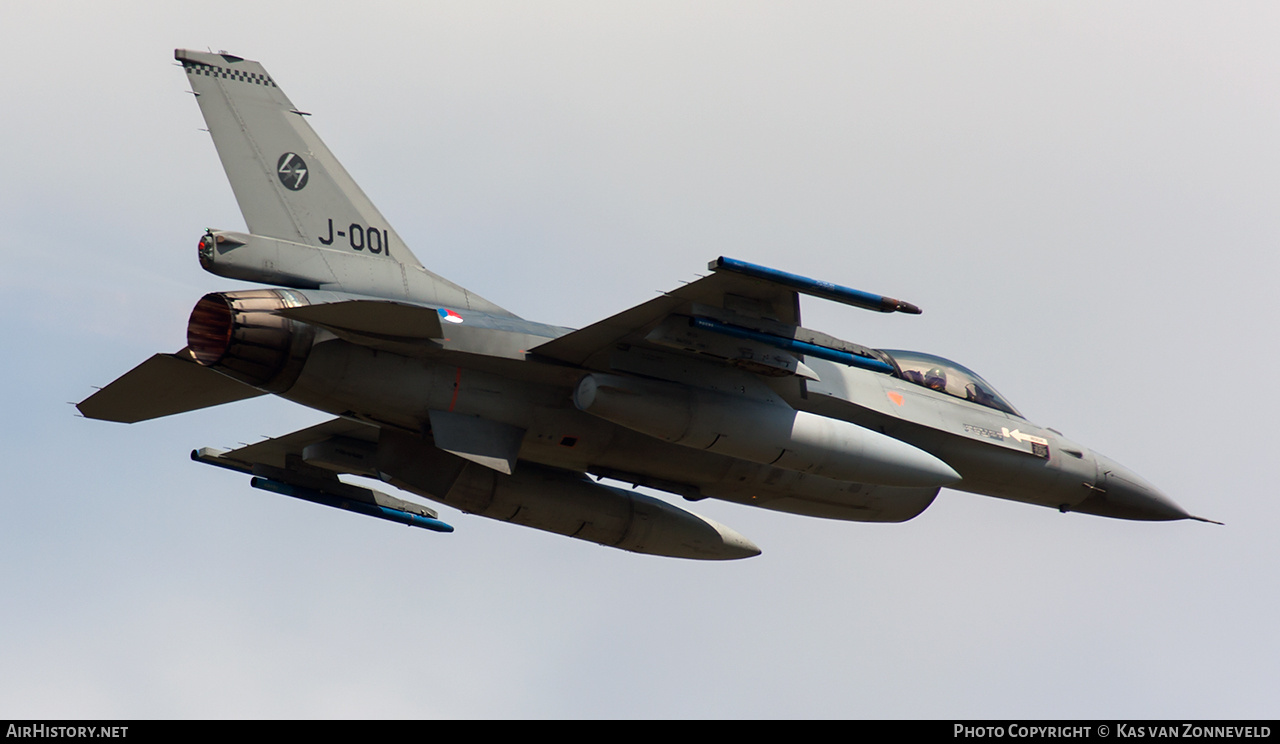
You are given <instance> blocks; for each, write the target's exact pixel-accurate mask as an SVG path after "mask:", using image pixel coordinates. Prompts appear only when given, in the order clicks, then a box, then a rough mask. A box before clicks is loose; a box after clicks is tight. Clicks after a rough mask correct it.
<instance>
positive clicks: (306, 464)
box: [191, 419, 453, 532]
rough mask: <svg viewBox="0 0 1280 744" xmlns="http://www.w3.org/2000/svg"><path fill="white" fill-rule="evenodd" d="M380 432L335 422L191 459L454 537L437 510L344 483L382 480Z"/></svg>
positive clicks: (259, 484)
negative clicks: (347, 476) (344, 476)
mask: <svg viewBox="0 0 1280 744" xmlns="http://www.w3.org/2000/svg"><path fill="white" fill-rule="evenodd" d="M378 433H379V432H378V429H377V427H374V426H370V425H368V424H361V423H358V422H354V421H348V420H346V419H333V420H332V421H326V422H325V423H323V424H318V425H316V426H312V427H308V428H306V429H302V430H299V431H295V432H293V433H291V434H285V435H284V436H282V437H276V438H274V439H268V440H266V441H263V442H258V443H256V444H250V445H248V446H245V447H240V448H239V449H234V450H231V451H229V452H224V451H222V450H216V449H211V448H209V447H204V448H201V449H198V450H195V451H193V452H192V453H191V459H192V460H195V461H196V462H202V463H204V464H206V465H214V466H217V467H220V468H226V469H227V470H234V471H236V472H240V473H245V474H247V475H252V476H253V480H251V481H250V485H252V486H253V487H254V488H257V489H261V490H263V491H271V492H272V493H278V494H280V495H282V496H289V497H292V498H296V499H301V500H303V501H310V502H312V503H316V504H321V505H323V506H332V507H334V508H337V509H344V510H346V511H351V512H356V513H358V514H364V515H366V516H370V517H375V518H378V519H385V520H388V521H391V522H398V523H400V524H406V525H409V526H411V527H421V528H423V529H428V530H431V531H433V532H452V531H453V527H451V526H449V525H447V524H445V523H444V522H441V521H440V520H439V519H438V517H439V516H440V515H439V513H438V512H436V510H435V509H430V508H428V507H425V506H423V505H422V504H416V503H414V502H412V501H405V500H404V499H399V498H396V497H395V496H390V495H388V494H385V493H383V492H381V491H375V490H373V489H371V488H364V487H362V486H357V485H354V484H351V483H346V482H344V481H342V480H339V478H338V473H340V472H341V473H353V474H357V475H368V476H373V477H377V468H376V465H375V464H374V462H373V461H374V452H375V451H376V450H377V444H378Z"/></svg>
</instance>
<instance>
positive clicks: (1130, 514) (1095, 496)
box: [1072, 452, 1194, 521]
mask: <svg viewBox="0 0 1280 744" xmlns="http://www.w3.org/2000/svg"><path fill="white" fill-rule="evenodd" d="M1093 456H1094V460H1095V462H1097V465H1098V477H1097V479H1096V480H1095V481H1094V484H1093V485H1094V490H1093V492H1092V493H1091V494H1090V495H1089V497H1088V498H1086V499H1085V500H1084V501H1082V502H1081V503H1079V504H1077V505H1076V506H1075V507H1074V508H1073V509H1072V511H1078V512H1085V513H1086V514H1097V515H1100V516H1104V517H1116V518H1119V519H1139V520H1144V521H1170V520H1175V519H1194V517H1192V516H1191V515H1190V514H1188V513H1187V512H1186V511H1185V510H1183V508H1182V507H1180V506H1178V505H1177V504H1175V503H1174V502H1173V499H1170V498H1169V497H1168V496H1165V495H1164V494H1163V493H1161V492H1160V489H1158V488H1156V487H1155V486H1153V485H1151V484H1150V483H1148V482H1146V481H1145V480H1143V479H1142V478H1140V477H1139V476H1138V475H1137V474H1135V473H1134V472H1133V471H1132V470H1129V469H1128V468H1126V467H1125V466H1123V465H1121V464H1120V463H1118V462H1116V461H1115V460H1112V459H1111V458H1109V457H1105V456H1103V455H1099V454H1098V453H1096V452H1095V453H1094V455H1093Z"/></svg>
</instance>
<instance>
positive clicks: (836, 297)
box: [707, 256, 920, 315]
mask: <svg viewBox="0 0 1280 744" xmlns="http://www.w3.org/2000/svg"><path fill="white" fill-rule="evenodd" d="M707 268H708V269H711V270H712V271H731V272H733V273H735V274H743V275H745V276H750V277H755V278H756V279H763V280H764V281H766V282H769V283H771V284H778V285H781V286H783V287H788V288H790V289H794V290H795V291H797V292H799V293H801V294H807V295H811V296H813V297H821V298H822V299H824V300H831V301H833V302H839V303H841V304H844V305H853V306H854V307H861V308H865V309H867V310H875V311H876V312H881V313H895V312H897V313H910V314H912V315H919V314H920V308H918V307H916V306H915V305H912V304H911V303H910V302H904V301H903V300H895V299H894V298H892V297H885V296H883V295H878V294H871V293H870V292H863V291H862V290H860V289H852V288H850V287H842V286H840V285H839V284H832V283H831V282H824V281H819V280H818V279H810V278H809V277H806V276H800V275H798V274H788V273H787V272H785V271H778V270H777V269H771V268H769V267H768V266H760V265H759V264H753V263H747V262H746V261H739V260H737V259H736V258H725V257H724V256H721V257H720V258H717V259H716V260H714V261H712V262H711V263H710V264H708V265H707Z"/></svg>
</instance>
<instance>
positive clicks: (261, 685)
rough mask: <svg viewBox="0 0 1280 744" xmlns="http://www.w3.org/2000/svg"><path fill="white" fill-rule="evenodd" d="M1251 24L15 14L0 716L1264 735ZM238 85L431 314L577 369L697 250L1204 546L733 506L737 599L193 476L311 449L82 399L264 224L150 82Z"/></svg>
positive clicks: (1261, 93)
mask: <svg viewBox="0 0 1280 744" xmlns="http://www.w3.org/2000/svg"><path fill="white" fill-rule="evenodd" d="M1278 34H1280V6H1277V5H1276V4H1274V3H1269V2H1259V3H1207V2H1205V3H1185V2H1167V1H1161V2H1146V3H1143V2H1127V3H1115V2H1092V3H1090V2H1073V3H1061V4H1049V3H1019V2H1008V3H989V2H966V3H911V2H902V3H857V2H833V3H750V2H738V1H735V2H723V3H687V2H672V3H660V2H644V3H618V2H608V3H600V2H570V3H564V2H561V3H514V2H513V3H491V2H459V3H436V2H412V3H390V2H362V3H318V2H314V1H310V0H309V1H308V2H295V3H270V4H267V7H265V8H263V7H262V5H261V4H260V3H258V2H252V3H246V2H235V1H233V0H224V1H223V2H218V3H197V4H191V3H159V2H154V3H150V2H127V1H122V2H115V3H98V2H50V3H40V4H37V3H16V2H15V3H5V4H4V5H3V6H0V61H2V62H3V70H4V73H3V75H2V76H0V102H2V104H0V106H2V108H0V112H2V113H0V122H2V123H3V129H2V130H0V131H2V132H3V137H2V138H0V219H2V222H0V224H2V225H3V228H4V235H5V241H4V242H5V248H4V251H3V258H0V312H2V313H3V318H4V324H3V328H4V331H3V340H4V349H5V354H4V362H3V364H2V365H0V375H2V377H0V381H2V382H3V384H4V390H5V393H4V398H3V399H4V401H5V403H6V406H5V408H6V410H7V413H8V419H9V425H8V426H7V427H5V430H4V433H3V434H0V453H3V454H0V458H3V460H2V461H3V462H4V463H5V465H6V466H7V467H6V468H5V469H6V478H7V483H6V485H5V486H4V487H3V491H2V492H3V500H2V501H0V503H2V504H3V516H2V517H0V598H2V599H0V717H5V718H13V717H17V718H46V717H137V718H152V717H245V716H248V717H276V716H286V717H313V716H360V717H363V716H378V717H389V716H390V717H396V716H408V717H421V718H437V717H445V718H452V717H514V716H520V717H800V716H804V717H930V718H936V717H984V718H986V717H997V718H1003V717H1010V718H1031V717H1064V718H1077V717H1089V718H1094V717H1098V718H1111V719H1117V720H1123V719H1127V718H1174V719H1181V718H1202V717H1269V718H1275V717H1277V716H1278V715H1280V703H1277V701H1278V700H1280V683H1277V681H1276V669H1278V668H1280V640H1277V635H1276V632H1275V629H1276V627H1277V626H1280V597H1278V595H1277V592H1276V580H1275V576H1276V570H1277V556H1278V549H1277V547H1276V545H1277V542H1276V537H1275V535H1276V532H1277V526H1278V525H1277V518H1278V517H1280V508H1278V507H1277V498H1276V487H1275V485H1274V480H1271V479H1268V478H1267V477H1266V473H1269V472H1271V471H1272V470H1274V469H1275V463H1276V461H1277V460H1276V454H1275V450H1276V440H1277V437H1276V434H1275V422H1276V421H1277V420H1280V393H1278V392H1277V389H1278V388H1280V376H1278V375H1280V351H1277V344H1276V332H1277V331H1276V329H1277V320H1280V318H1278V315H1280V313H1278V312H1277V309H1276V307H1277V305H1276V302H1275V293H1276V288H1275V284H1276V279H1277V275H1278V273H1280V272H1278V271H1277V269H1278V268H1280V265H1278V261H1277V258H1276V248H1277V239H1278V238H1280V209H1278V208H1277V205H1280V94H1278V93H1277V91H1280V45H1278V44H1277V43H1276V39H1277V36H1278ZM175 47H188V48H193V49H212V50H214V51H217V50H220V49H225V50H228V51H231V52H234V53H235V54H238V55H241V56H244V57H248V58H251V59H256V60H260V61H261V62H262V63H263V64H264V65H265V66H266V68H267V70H268V71H269V72H270V73H271V75H272V76H273V77H274V78H275V80H276V81H277V82H278V83H280V85H281V86H282V87H283V88H284V90H285V91H286V92H287V93H288V95H289V96H290V98H291V99H292V100H293V101H294V103H296V104H297V105H299V106H300V107H301V108H302V109H303V110H306V111H309V112H311V113H312V114H313V116H312V117H311V123H312V125H313V126H314V127H315V128H316V130H317V131H318V132H319V134H320V135H321V136H322V137H323V138H324V139H325V140H326V142H327V143H328V144H329V146H330V147H331V148H332V149H333V151H334V152H335V153H336V154H337V156H338V157H339V158H340V159H341V160H342V161H343V163H344V164H345V165H346V166H347V168H348V170H349V171H350V172H351V173H352V175H353V176H354V177H355V178H356V179H357V180H358V181H359V182H360V183H361V185H362V186H363V187H364V189H365V191H366V192H367V193H368V194H369V195H370V196H371V197H372V198H373V200H374V201H375V202H376V203H377V204H378V205H379V206H380V208H381V210H382V212H383V213H384V215H386V217H387V218H388V220H390V222H391V223H392V224H394V225H395V226H396V229H397V231H398V232H399V233H400V235H401V236H403V237H404V239H405V240H406V241H407V242H408V243H409V244H410V246H411V247H412V248H413V249H414V251H415V253H416V254H417V255H418V257H419V258H420V259H421V260H422V261H423V263H424V264H425V265H426V266H428V267H429V268H431V269H432V270H434V271H436V272H437V273H440V274H442V275H444V276H446V277H448V278H449V279H451V280H453V281H455V282H457V283H459V284H462V285H463V286H466V287H468V288H469V289H472V290H474V291H476V292H478V293H479V294H481V295H483V296H485V297H487V298H489V299H491V300H493V301H495V302H497V303H499V304H501V305H503V306H504V307H507V308H510V309H511V310H513V311H514V312H516V313H518V314H520V315H522V316H524V317H528V318H532V319H536V320H541V321H545V322H550V323H556V324H560V325H570V326H581V325H585V324H588V323H590V322H592V321H594V320H597V319H599V318H602V317H604V316H607V315H609V314H612V313H614V312H617V311H619V310H622V309H624V308H626V307H628V306H630V305H633V304H636V303H639V302H642V301H644V300H647V299H649V298H651V297H653V296H654V293H655V292H657V291H661V290H664V289H669V288H672V287H675V286H678V284H679V282H681V281H686V280H690V279H693V278H695V277H696V276H697V275H698V273H699V272H703V271H705V266H706V262H707V261H708V260H710V259H713V258H715V257H716V256H720V255H727V256H732V257H735V258H741V259H745V260H748V261H753V262H756V263H762V264H766V265H770V266H775V267H777V268H780V269H783V270H786V271H790V272H794V273H799V274H804V275H808V276H814V277H819V278H822V279H825V280H828V281H833V282H837V283H840V284H845V285H848V286H854V287H858V288H861V289H865V290H868V291H872V292H881V293H885V294H889V295H892V296H895V297H901V298H903V299H906V300H908V301H911V302H914V303H915V304H917V305H920V306H921V307H922V308H924V311H925V312H924V314H923V315H921V316H903V315H897V316H882V315H879V314H875V313H865V312H861V311H858V310H854V309H852V308H847V307H842V306H837V305H832V304H829V303H823V302H821V301H816V300H808V299H806V300H805V303H804V312H805V318H806V325H807V326H810V327H814V328H817V329H820V330H822V331H825V332H828V333H831V334H834V335H836V336H839V337H842V338H847V339H849V340H852V341H856V342H859V343H863V344H867V345H871V346H880V347H890V348H908V349H919V350H922V351H929V352H933V353H937V354H941V355H943V356H946V357H949V358H952V359H955V360H956V361H958V362H960V363H961V364H964V365H966V366H968V367H970V368H972V369H974V370H975V371H977V372H979V373H980V374H981V375H982V376H984V377H985V378H987V379H988V380H989V381H990V382H991V383H992V384H993V385H994V386H995V387H996V388H997V389H999V390H1000V392H1001V393H1003V394H1004V395H1005V396H1006V397H1007V398H1008V399H1009V400H1010V401H1012V402H1013V404H1014V405H1015V406H1017V407H1018V408H1019V409H1020V410H1021V411H1022V412H1023V413H1024V414H1025V415H1027V417H1028V418H1030V419H1032V420H1033V421H1035V422H1037V423H1039V424H1042V425H1045V426H1053V427H1055V428H1057V429H1059V430H1061V431H1062V432H1064V433H1065V434H1066V435H1067V436H1068V437H1071V438H1073V439H1076V440H1078V441H1080V442H1082V443H1084V444H1086V445H1088V446H1090V447H1092V448H1094V449H1096V450H1098V451H1100V452H1103V453H1105V454H1106V455H1108V456H1110V457H1112V458H1114V459H1115V460H1117V461H1119V462H1121V463H1124V464H1125V465H1126V466H1128V467H1130V468H1132V469H1133V470H1135V471H1136V472H1138V473H1140V474H1141V475H1142V476H1143V477H1145V478H1146V479H1148V480H1150V481H1152V482H1153V483H1155V484H1157V485H1158V486H1159V487H1160V488H1161V489H1162V490H1164V491H1165V492H1166V493H1168V494H1169V496H1170V497H1172V498H1173V499H1174V500H1176V501H1177V502H1178V503H1179V504H1181V505H1182V506H1183V507H1184V508H1186V509H1187V510H1188V511H1190V512H1191V513H1193V514H1198V515H1203V516H1206V517H1210V518H1213V519H1217V520H1221V521H1224V522H1226V526H1225V527H1218V526H1214V525H1208V524H1202V523H1196V522H1177V523H1163V524H1160V523H1156V524H1145V523H1133V522H1124V521H1118V520H1108V519H1103V518H1098V517H1090V516H1085V515H1076V514H1069V515H1062V514H1059V513H1057V512H1056V511H1053V510H1050V509H1043V508H1037V507H1032V506H1026V505H1022V504H1016V503H1010V502H1003V501H999V500H995V499H990V498H985V497H981V496H975V495H970V494H963V493H958V492H952V491H943V493H942V494H941V495H940V496H939V498H938V499H937V501H936V502H935V503H934V505H933V506H932V507H931V508H930V509H929V510H928V511H926V512H925V513H924V514H923V515H921V516H920V517H918V518H917V519H915V520H914V521H911V522H908V523H906V524H901V525H866V524H858V523H843V522H831V521H822V520H816V519H807V518H802V517H796V516H790V515H782V514H774V513H771V512H766V511H758V510H752V509H750V508H747V507H742V506H736V505H732V504H727V503H715V502H700V503H699V504H698V505H697V506H696V507H695V510H698V511H700V512H702V513H704V514H706V515H708V516H710V517H712V518H714V519H716V520H718V521H721V522H723V523H725V524H728V525H730V526H733V527H734V528H736V529H738V530H739V531H741V532H742V533H743V534H745V535H747V536H748V537H750V538H751V539H752V540H754V541H755V542H756V543H757V544H758V545H760V546H761V548H762V549H763V550H764V554H763V555H761V556H759V557H756V558H753V559H750V560H746V561H737V562H731V563H699V562H688V561H677V560H674V559H665V558H656V557H650V556H640V555H633V554H630V553H624V552H621V551H616V550H610V549H607V548H603V547H598V546H595V545H593V544H589V543H583V542H579V541H575V540H570V539H565V538H561V537H557V536H553V535H549V534H546V533H541V532H537V531H533V530H528V529H524V528H520V527H516V526H512V525H508V524H504V523H500V522H494V521H490V520H486V519H482V518H479V517H473V516H467V515H462V514H459V513H457V512H455V511H453V510H450V509H448V508H441V515H442V518H443V519H445V521H448V522H451V523H452V524H454V525H455V526H456V528H457V531H456V532H455V533H454V534H451V535H438V534H434V533H427V532H424V531H420V530H408V529H405V528H402V527H398V526H395V525H391V524H389V523H385V522H380V521H377V520H372V519H366V518H363V517H359V516H356V515H352V514H347V513H344V512H339V511H336V510H327V509H322V508H319V507H315V506H312V505H308V504H304V503H301V502H296V501H293V500H291V499H285V498H282V497H280V496H277V495H274V494H269V493H265V492H261V491H257V490H254V489H251V488H250V487H249V485H248V479H247V478H246V477H244V476H241V475H239V474H235V473H230V472H226V471H222V470H218V469H215V468H208V467H204V466H201V465H197V464H195V463H192V462H190V460H189V459H188V452H189V451H190V450H191V449H192V448H194V447H199V446H215V447H228V446H235V445H236V444H237V443H240V442H254V441H258V440H260V439H261V437H263V436H275V435H280V434H284V433H286V432H289V431H292V430H294V429H298V428H302V427H304V426H308V425H311V424H314V423H318V422H320V421H323V420H325V419H326V418H327V417H326V416H324V415H323V414H320V413H318V412H311V411H308V410H305V409H302V408H300V407H297V406H292V405H290V404H287V403H284V402H283V401H273V400H265V399H260V400H253V401H246V402H241V403H237V404H232V405H229V406H225V407H223V408H220V409H213V410H208V411H201V412H195V413H189V414H186V415H182V416H176V417H171V418H168V419H161V420H157V421H152V422H146V423H140V424H135V425H131V426H126V425H120V424H110V423H104V422H99V421H90V420H85V419H82V418H78V417H76V416H75V415H74V414H75V411H74V408H72V407H71V406H69V405H68V404H67V403H68V402H69V401H71V402H74V401H78V400H81V399H83V398H85V397H87V396H88V395H90V394H91V393H92V392H93V387H92V386H94V385H105V384H106V383H108V382H110V381H111V380H112V379H114V378H115V377H117V376H119V375H121V374H123V373H124V372H125V371H127V370H128V369H130V368H131V367H132V366H134V365H135V364H137V363H139V362H141V361H142V360H143V359H145V358H146V357H147V356H149V355H150V354H152V353H155V352H157V351H176V350H178V349H180V348H181V347H182V346H183V345H184V343H185V325H186V319H187V315H188V314H189V312H190V309H191V307H192V306H193V305H194V304H195V302H196V301H197V300H198V299H199V297H200V296H201V295H202V294H203V293H205V292H209V291H217V290H226V289H234V288H239V287H241V286H243V285H240V284H238V283H236V282H232V281H229V280H224V279H221V278H218V277H215V276H212V275H209V274H205V273H203V272H202V271H201V270H200V268H199V265H198V263H197V261H196V242H197V240H198V239H199V237H200V235H201V233H202V232H203V231H204V230H205V228H206V227H214V228H225V229H242V226H243V222H242V220H241V217H240V215H239V212H238V210H237V208H236V206H235V202H234V200H233V198H232V195H231V190H230V188H229V187H228V185H227V182H226V179H225V178H224V176H223V173H222V169H221V167H220V165H219V163H218V160H217V156H216V153H215V152H214V148H213V145H212V143H211V142H210V140H209V137H208V135H207V134H205V133H204V132H202V131H200V128H201V127H202V126H203V121H202V119H201V117H200V113H199V110H198V107H197V106H196V104H195V102H194V100H192V97H191V96H190V95H189V94H188V93H186V92H185V91H186V90H187V81H186V79H185V75H183V73H182V71H181V69H180V68H178V67H175V66H173V65H172V62H173V49H174V48H175Z"/></svg>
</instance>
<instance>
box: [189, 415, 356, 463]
mask: <svg viewBox="0 0 1280 744" xmlns="http://www.w3.org/2000/svg"><path fill="white" fill-rule="evenodd" d="M330 440H338V441H341V440H350V443H351V446H350V447H349V449H350V450H352V451H355V450H358V449H362V447H361V445H359V444H356V443H357V442H366V443H368V444H377V442H378V429H377V428H376V427H374V426H370V425H369V424H362V423H359V422H356V421H348V420H347V419H341V418H337V419H333V420H332V421H326V422H325V423H323V424H317V425H316V426H311V427H308V428H306V429H300V430H298V431H295V432H292V433H290V434H285V435H284V436H279V437H275V438H273V439H267V440H264V441H261V442H257V443H254V444H250V445H246V446H244V447H240V448H239V449H234V450H231V451H229V452H221V451H216V450H211V449H207V448H206V449H202V450H197V451H196V452H195V453H192V458H193V459H195V460H198V461H200V462H204V463H207V464H210V465H218V466H219V467H225V468H227V469H229V470H239V471H241V472H244V473H252V472H253V470H254V467H255V466H261V465H265V466H267V467H271V468H281V469H289V468H293V467H295V466H296V465H297V463H298V462H300V461H301V460H302V457H303V452H304V450H306V448H307V447H310V446H311V445H314V444H318V443H321V442H326V441H330ZM214 452H216V458H215V459H216V460H217V462H210V461H209V458H208V457H201V456H198V455H200V454H201V453H206V454H210V453H214Z"/></svg>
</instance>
